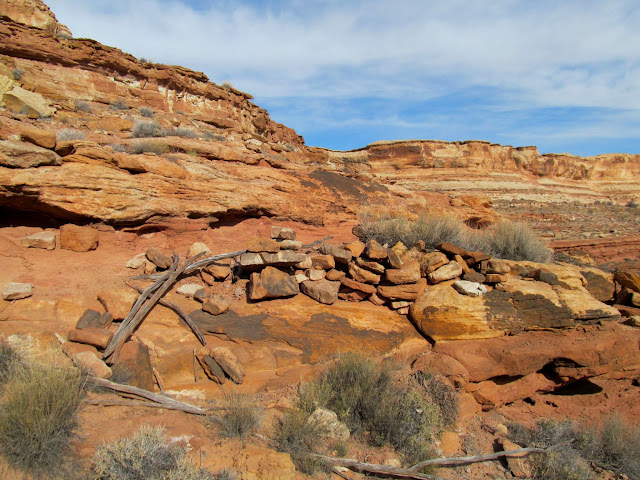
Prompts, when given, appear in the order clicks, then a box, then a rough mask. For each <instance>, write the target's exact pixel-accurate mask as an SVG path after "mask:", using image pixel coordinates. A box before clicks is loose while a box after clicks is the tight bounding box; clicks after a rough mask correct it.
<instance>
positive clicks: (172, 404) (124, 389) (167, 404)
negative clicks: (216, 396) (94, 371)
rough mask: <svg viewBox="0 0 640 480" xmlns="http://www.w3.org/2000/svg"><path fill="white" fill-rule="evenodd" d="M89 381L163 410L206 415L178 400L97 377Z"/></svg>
mask: <svg viewBox="0 0 640 480" xmlns="http://www.w3.org/2000/svg"><path fill="white" fill-rule="evenodd" d="M89 381H90V382H91V383H93V384H94V385H97V386H99V387H104V388H108V389H109V390H113V391H114V392H118V393H119V394H127V395H135V396H137V397H141V398H145V399H147V400H151V401H152V402H154V403H157V404H159V405H162V406H163V408H169V409H172V410H180V411H182V412H185V413H191V414H193V415H207V411H206V410H204V409H202V408H200V407H197V406H195V405H191V404H190V403H186V402H181V401H180V400H175V399H173V398H171V397H167V396H164V395H158V394H157V393H153V392H150V391H149V390H145V389H144V388H138V387H132V386H131V385H122V384H120V383H114V382H110V381H109V380H105V379H103V378H97V377H89Z"/></svg>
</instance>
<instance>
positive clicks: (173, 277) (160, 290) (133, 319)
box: [102, 253, 204, 364]
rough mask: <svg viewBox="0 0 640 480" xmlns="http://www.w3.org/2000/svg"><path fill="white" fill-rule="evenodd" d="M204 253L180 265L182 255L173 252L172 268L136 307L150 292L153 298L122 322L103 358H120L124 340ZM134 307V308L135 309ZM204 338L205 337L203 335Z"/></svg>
mask: <svg viewBox="0 0 640 480" xmlns="http://www.w3.org/2000/svg"><path fill="white" fill-rule="evenodd" d="M202 255H203V253H199V254H198V255H196V256H195V257H193V258H190V259H188V260H187V261H186V262H185V263H184V264H183V265H182V266H179V261H180V257H178V255H177V254H176V253H174V254H173V263H172V265H171V268H170V269H169V271H168V272H167V273H165V274H164V275H163V276H162V277H160V278H159V279H158V280H157V281H156V282H155V283H154V284H153V285H151V286H150V287H148V288H147V289H146V290H145V291H144V292H143V294H142V295H141V296H140V298H138V301H136V304H135V305H134V307H135V306H136V305H138V304H142V302H140V299H141V298H142V297H144V296H145V294H147V295H148V293H150V292H153V295H152V296H151V298H149V299H148V300H147V301H146V302H144V305H143V306H141V307H138V308H139V310H137V311H136V313H134V314H133V315H131V312H130V313H129V315H127V319H126V320H128V321H126V322H124V321H123V322H122V324H121V325H120V327H119V328H118V330H117V331H116V333H115V334H114V335H113V338H112V339H111V341H110V342H109V345H107V348H106V349H105V351H104V354H103V357H102V358H103V359H108V360H109V363H112V364H113V363H115V362H116V361H117V360H118V355H119V353H120V348H122V345H123V344H124V342H126V341H127V339H128V338H129V337H130V336H131V334H132V333H133V332H134V331H135V329H136V328H138V326H139V325H140V323H142V321H143V320H144V319H145V318H146V317H147V315H148V314H149V312H150V311H151V310H152V309H153V307H154V306H155V305H156V303H158V301H159V300H160V299H161V298H162V297H163V296H164V294H165V293H167V292H168V291H169V289H170V288H171V287H173V285H174V283H175V282H176V281H177V280H178V277H180V275H182V274H183V273H184V271H185V269H186V268H188V267H189V266H190V265H192V264H193V262H194V261H195V260H197V259H198V258H199V257H201V256H202ZM133 310H134V309H132V311H133ZM202 338H203V340H204V337H202Z"/></svg>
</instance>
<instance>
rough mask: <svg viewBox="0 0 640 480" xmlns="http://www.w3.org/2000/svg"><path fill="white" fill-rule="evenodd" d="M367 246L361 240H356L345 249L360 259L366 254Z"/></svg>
mask: <svg viewBox="0 0 640 480" xmlns="http://www.w3.org/2000/svg"><path fill="white" fill-rule="evenodd" d="M365 247H366V245H365V244H364V243H363V242H361V241H360V240H356V241H355V242H351V243H347V244H346V245H345V246H344V248H345V249H347V250H349V251H350V252H351V255H353V256H354V257H359V256H360V255H362V252H364V249H365Z"/></svg>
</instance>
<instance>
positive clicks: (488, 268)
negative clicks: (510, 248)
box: [481, 258, 511, 275]
mask: <svg viewBox="0 0 640 480" xmlns="http://www.w3.org/2000/svg"><path fill="white" fill-rule="evenodd" d="M481 268H482V269H483V271H482V273H485V274H487V273H495V274H498V275H502V274H505V273H509V272H511V265H509V264H508V263H507V262H506V261H504V260H501V259H499V258H491V259H489V260H484V261H483V262H482V267H481Z"/></svg>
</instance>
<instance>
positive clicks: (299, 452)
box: [274, 410, 326, 475]
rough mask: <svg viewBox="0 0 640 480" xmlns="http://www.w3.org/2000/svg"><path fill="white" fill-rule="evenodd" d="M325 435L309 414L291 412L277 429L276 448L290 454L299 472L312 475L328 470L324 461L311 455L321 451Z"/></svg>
mask: <svg viewBox="0 0 640 480" xmlns="http://www.w3.org/2000/svg"><path fill="white" fill-rule="evenodd" d="M325 433H326V432H325V429H324V428H323V427H322V426H321V425H320V424H319V423H318V422H314V421H313V420H311V418H310V416H309V414H308V413H307V412H303V411H301V410H290V411H287V412H286V413H285V415H284V417H283V418H282V420H281V421H280V422H279V423H278V424H277V425H276V427H275V431H274V444H275V445H274V446H275V449H276V450H278V451H279V452H285V453H288V454H290V455H291V460H292V461H293V463H294V465H295V466H296V468H297V469H298V470H300V471H301V472H303V473H306V474H309V475H311V474H313V473H314V472H315V471H316V470H318V469H326V465H325V463H324V462H323V461H322V460H320V459H319V458H317V457H313V456H311V455H309V454H310V453H318V452H319V451H320V448H321V446H322V442H323V439H324V436H325Z"/></svg>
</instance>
